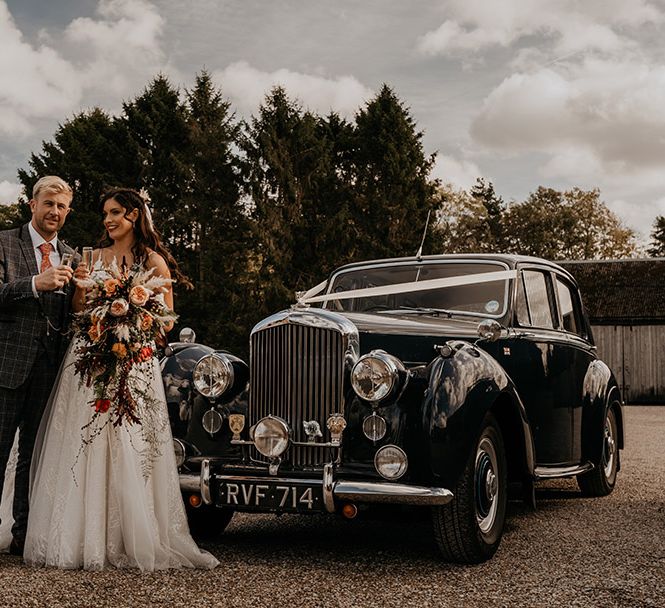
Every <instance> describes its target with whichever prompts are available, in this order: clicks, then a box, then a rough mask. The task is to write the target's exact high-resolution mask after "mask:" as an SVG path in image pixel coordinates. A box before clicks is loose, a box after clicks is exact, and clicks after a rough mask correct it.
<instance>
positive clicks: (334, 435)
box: [326, 414, 346, 444]
mask: <svg viewBox="0 0 665 608" xmlns="http://www.w3.org/2000/svg"><path fill="white" fill-rule="evenodd" d="M326 426H327V427H328V430H329V431H330V438H331V440H332V442H333V443H336V444H339V443H340V442H341V441H342V433H343V432H344V429H345V428H346V420H344V416H342V414H330V416H329V417H328V420H327V421H326Z"/></svg>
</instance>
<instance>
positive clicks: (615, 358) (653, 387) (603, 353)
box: [592, 325, 665, 404]
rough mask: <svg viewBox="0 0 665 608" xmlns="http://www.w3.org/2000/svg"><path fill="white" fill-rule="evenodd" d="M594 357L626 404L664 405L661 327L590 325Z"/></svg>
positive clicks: (664, 354) (664, 358) (663, 327)
mask: <svg viewBox="0 0 665 608" xmlns="http://www.w3.org/2000/svg"><path fill="white" fill-rule="evenodd" d="M592 330H593V336H594V338H595V340H596V345H597V346H598V356H599V357H600V359H602V360H603V361H605V363H607V365H609V367H610V369H611V370H612V371H613V372H614V375H615V376H616V378H617V381H618V382H619V385H620V387H621V392H622V394H623V399H624V401H625V402H626V403H664V404H665V325H634V326H628V325H625V326H624V325H594V326H593V327H592Z"/></svg>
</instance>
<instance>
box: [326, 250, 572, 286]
mask: <svg viewBox="0 0 665 608" xmlns="http://www.w3.org/2000/svg"><path fill="white" fill-rule="evenodd" d="M452 260H482V261H487V262H503V263H504V264H507V265H508V267H509V268H516V267H517V266H518V265H528V264H535V265H538V266H547V267H549V268H551V269H554V270H558V271H559V272H560V273H561V274H563V275H564V276H566V277H568V278H569V279H570V280H571V281H572V282H573V283H574V284H575V285H577V283H576V281H575V279H574V278H573V276H572V275H571V274H570V272H568V271H567V270H566V269H565V268H562V267H561V266H559V265H558V264H555V263H554V262H550V261H549V260H545V259H543V258H537V257H533V256H529V255H516V254H511V253H452V254H437V255H423V256H421V257H416V256H407V257H402V258H384V259H377V260H366V261H363V262H352V263H350V264H345V265H344V266H340V267H339V268H336V269H335V270H334V271H333V272H332V274H336V273H338V272H340V271H342V270H352V269H354V268H362V267H365V266H372V265H375V264H382V265H383V264H391V263H397V262H414V263H421V262H436V261H442V262H444V261H452Z"/></svg>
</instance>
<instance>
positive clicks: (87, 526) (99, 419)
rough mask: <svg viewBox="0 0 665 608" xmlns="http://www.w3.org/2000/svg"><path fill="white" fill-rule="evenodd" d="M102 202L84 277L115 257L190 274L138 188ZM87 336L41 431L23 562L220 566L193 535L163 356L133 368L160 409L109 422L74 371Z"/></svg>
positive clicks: (78, 299)
mask: <svg viewBox="0 0 665 608" xmlns="http://www.w3.org/2000/svg"><path fill="white" fill-rule="evenodd" d="M101 204H102V209H103V222H104V227H105V228H106V232H107V236H108V238H107V240H106V241H105V242H104V243H103V244H102V247H101V248H100V249H99V250H97V251H96V252H95V253H94V256H93V259H96V260H97V262H96V263H95V264H94V267H93V268H92V269H89V268H87V267H86V266H85V265H84V264H80V265H79V266H78V268H77V270H76V272H75V273H74V277H75V278H76V279H77V281H78V283H81V282H85V281H86V280H87V279H88V278H89V277H90V274H91V273H92V275H93V277H94V273H95V272H102V271H103V269H104V268H108V267H109V266H111V265H112V264H113V263H114V262H115V263H118V264H125V265H127V267H130V268H131V267H135V266H136V265H138V266H139V267H141V268H143V269H146V270H148V269H153V275H158V276H161V277H165V278H170V276H171V275H170V273H171V271H172V272H173V273H174V274H175V276H176V278H177V279H180V280H185V281H186V279H185V278H184V277H183V276H182V275H181V274H180V271H179V269H178V266H177V264H176V263H175V261H174V260H173V258H172V257H171V256H170V254H169V253H168V252H167V251H166V249H165V248H164V247H163V245H162V244H161V242H160V240H159V237H158V235H157V233H156V231H155V229H154V227H153V225H152V218H151V216H150V211H149V209H148V207H147V205H146V203H145V201H144V199H143V198H142V196H141V194H139V193H138V192H136V191H134V190H130V189H116V190H112V191H110V192H107V193H106V194H105V195H104V196H103V197H102V201H101ZM166 285H167V286H166V287H164V288H163V289H164V292H163V297H164V302H165V303H166V305H167V306H168V307H169V308H170V309H172V308H173V293H172V290H171V287H170V283H167V284H166ZM85 297H86V293H85V288H84V287H82V286H81V285H79V286H77V289H76V292H75V294H74V302H73V307H74V310H76V311H81V310H82V309H83V308H84V307H85V304H86V301H85ZM170 325H172V322H171V324H170ZM166 329H170V327H167V328H166ZM82 343H83V341H82V340H81V339H80V338H79V337H77V336H75V337H74V340H73V341H72V344H71V345H70V348H69V351H68V352H67V355H66V357H65V361H64V362H63V365H62V367H61V370H60V375H59V378H58V380H57V381H56V384H55V387H54V389H53V392H52V393H51V398H50V401H49V405H48V406H47V409H46V413H45V415H44V418H43V420H42V424H41V428H40V434H39V436H38V438H37V444H36V447H35V456H34V457H33V463H34V464H33V466H34V469H33V483H32V493H31V496H30V513H29V519H28V532H27V536H26V542H25V549H24V559H25V561H26V563H28V564H32V565H49V566H57V567H60V568H81V567H82V568H85V569H88V570H95V569H101V568H104V567H105V566H108V565H111V566H116V567H135V568H140V569H141V570H156V569H164V568H174V567H182V566H185V567H196V568H214V567H215V566H216V565H218V563H219V562H218V561H217V560H216V559H215V557H213V556H212V555H210V554H209V553H207V552H205V551H202V550H200V549H199V548H198V547H197V546H196V544H195V542H194V541H193V540H192V537H191V535H190V533H189V528H188V525H187V519H186V515H185V510H184V505H183V502H182V496H181V493H180V487H179V483H178V475H177V468H176V463H175V456H174V453H173V450H172V448H171V446H172V438H171V431H170V426H169V421H168V412H167V407H166V399H165V396H164V388H163V385H162V381H161V374H160V369H159V364H158V361H157V360H156V359H155V358H154V357H153V358H150V359H149V360H148V361H146V362H144V363H140V364H135V365H134V366H133V367H132V368H131V371H130V372H129V373H130V374H140V375H141V377H140V378H138V379H139V380H140V381H141V382H144V383H147V386H148V393H150V394H152V395H153V396H154V397H155V398H156V399H155V401H156V403H157V404H158V407H156V408H155V407H151V408H144V412H147V411H148V410H150V415H147V414H146V415H145V416H143V417H142V424H138V423H134V424H127V423H126V422H125V423H123V424H119V425H114V424H112V423H109V421H108V420H105V416H108V415H110V412H109V413H108V414H107V413H106V411H105V410H103V411H102V412H101V413H100V412H99V411H96V408H93V407H91V403H95V395H94V394H93V387H86V385H85V384H82V383H81V378H80V376H79V375H78V374H77V373H76V372H75V371H74V367H75V363H76V361H77V352H76V349H77V345H81V344H82ZM139 401H140V399H139ZM146 454H147V455H148V456H146ZM146 458H149V462H148V463H147V464H148V467H147V472H146ZM3 498H4V497H3ZM3 502H4V501H3Z"/></svg>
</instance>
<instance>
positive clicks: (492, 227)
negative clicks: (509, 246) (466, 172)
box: [470, 177, 506, 253]
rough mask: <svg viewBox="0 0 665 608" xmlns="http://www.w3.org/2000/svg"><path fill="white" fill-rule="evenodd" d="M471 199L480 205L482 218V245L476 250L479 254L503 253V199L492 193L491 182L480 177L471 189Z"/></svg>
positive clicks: (492, 186) (504, 205) (504, 206)
mask: <svg viewBox="0 0 665 608" xmlns="http://www.w3.org/2000/svg"><path fill="white" fill-rule="evenodd" d="M470 194H471V198H472V199H474V200H475V201H477V202H478V203H480V205H482V209H483V211H482V217H481V225H480V229H481V231H482V233H483V234H482V235H481V236H480V240H481V242H482V243H483V244H482V246H481V247H479V248H478V249H477V250H478V251H479V252H481V251H482V252H492V253H500V252H501V251H503V249H504V246H505V243H504V225H503V220H504V217H503V216H504V213H505V211H506V204H505V203H504V202H503V199H502V198H501V197H500V196H498V195H497V194H496V192H494V185H493V184H492V182H486V181H485V180H484V179H483V178H482V177H479V178H478V179H477V180H476V183H475V185H474V186H473V188H471V193H470Z"/></svg>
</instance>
